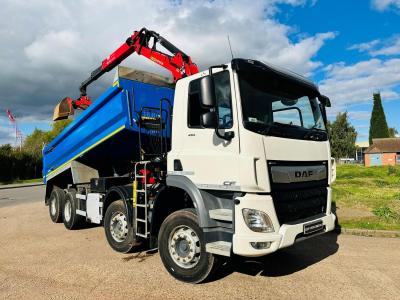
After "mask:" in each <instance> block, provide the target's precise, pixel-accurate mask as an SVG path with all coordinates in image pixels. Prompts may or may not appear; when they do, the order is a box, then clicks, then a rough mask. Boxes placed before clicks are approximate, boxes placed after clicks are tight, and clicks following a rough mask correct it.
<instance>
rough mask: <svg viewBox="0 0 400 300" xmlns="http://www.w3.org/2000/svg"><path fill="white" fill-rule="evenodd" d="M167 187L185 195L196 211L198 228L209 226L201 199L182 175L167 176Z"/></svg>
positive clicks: (188, 180)
mask: <svg viewBox="0 0 400 300" xmlns="http://www.w3.org/2000/svg"><path fill="white" fill-rule="evenodd" d="M167 185H168V186H170V187H175V188H178V189H181V190H183V191H185V192H186V193H187V195H188V196H189V197H190V199H191V200H192V202H193V206H194V208H195V209H196V212H197V217H198V218H199V226H200V227H207V226H208V225H209V216H208V212H207V210H206V206H205V204H204V201H203V197H202V195H201V193H200V190H199V189H198V188H197V186H196V185H195V184H194V183H193V182H192V181H191V180H190V179H189V178H187V177H186V176H182V175H168V177H167Z"/></svg>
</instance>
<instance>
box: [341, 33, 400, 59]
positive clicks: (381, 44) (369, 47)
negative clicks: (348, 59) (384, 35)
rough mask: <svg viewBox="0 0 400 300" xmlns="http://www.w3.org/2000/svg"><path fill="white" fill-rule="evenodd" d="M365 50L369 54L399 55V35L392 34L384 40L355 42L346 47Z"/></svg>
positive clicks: (360, 50)
mask: <svg viewBox="0 0 400 300" xmlns="http://www.w3.org/2000/svg"><path fill="white" fill-rule="evenodd" d="M348 49H349V50H358V51H359V52H367V53H368V54H369V55H371V56H397V55H400V35H394V36H392V37H391V38H388V39H385V40H379V39H377V40H373V41H370V42H366V43H361V44H355V45H352V46H350V47H349V48H348Z"/></svg>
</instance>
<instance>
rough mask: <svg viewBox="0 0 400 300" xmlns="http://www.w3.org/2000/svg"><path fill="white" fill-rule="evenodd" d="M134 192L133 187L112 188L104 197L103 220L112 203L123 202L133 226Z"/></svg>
mask: <svg viewBox="0 0 400 300" xmlns="http://www.w3.org/2000/svg"><path fill="white" fill-rule="evenodd" d="M132 190H133V189H132V187H131V186H113V187H112V188H110V189H109V190H108V191H107V193H106V194H105V196H104V201H103V218H104V216H105V214H106V211H107V208H108V207H109V206H110V204H111V203H112V202H114V201H117V200H122V201H123V203H124V206H125V209H126V211H127V213H128V219H129V222H130V224H131V225H133V223H132V220H133V205H132Z"/></svg>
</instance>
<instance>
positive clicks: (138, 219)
mask: <svg viewBox="0 0 400 300" xmlns="http://www.w3.org/2000/svg"><path fill="white" fill-rule="evenodd" d="M148 163H150V161H139V162H136V163H135V180H134V182H133V207H134V210H135V215H134V218H135V220H134V224H135V231H136V232H135V233H136V235H137V236H140V237H144V238H147V237H148V236H149V234H150V232H149V228H148V208H149V204H148V197H147V178H146V177H147V164H148ZM140 170H143V174H139V173H138V172H139V171H140Z"/></svg>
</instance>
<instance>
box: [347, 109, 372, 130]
mask: <svg viewBox="0 0 400 300" xmlns="http://www.w3.org/2000/svg"><path fill="white" fill-rule="evenodd" d="M348 114H349V116H350V118H351V119H352V120H355V121H366V120H369V119H370V117H371V112H370V111H349V112H348ZM364 126H366V125H357V127H360V128H364Z"/></svg>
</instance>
